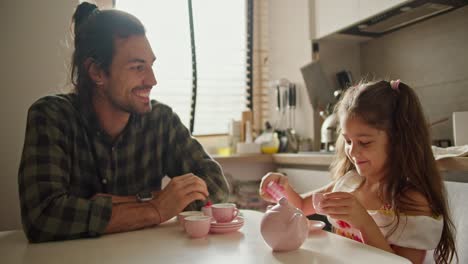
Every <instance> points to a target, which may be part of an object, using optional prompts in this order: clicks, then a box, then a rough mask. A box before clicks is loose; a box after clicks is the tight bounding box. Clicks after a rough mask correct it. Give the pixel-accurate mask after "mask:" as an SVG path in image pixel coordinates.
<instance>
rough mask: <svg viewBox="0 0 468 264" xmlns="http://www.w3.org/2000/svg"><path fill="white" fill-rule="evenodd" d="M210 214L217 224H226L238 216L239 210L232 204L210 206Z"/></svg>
mask: <svg viewBox="0 0 468 264" xmlns="http://www.w3.org/2000/svg"><path fill="white" fill-rule="evenodd" d="M211 214H212V216H213V218H214V219H215V220H216V222H218V223H228V222H231V221H232V220H234V219H235V218H236V217H237V215H239V209H237V208H236V205H235V204H232V203H219V204H213V205H212V206H211Z"/></svg>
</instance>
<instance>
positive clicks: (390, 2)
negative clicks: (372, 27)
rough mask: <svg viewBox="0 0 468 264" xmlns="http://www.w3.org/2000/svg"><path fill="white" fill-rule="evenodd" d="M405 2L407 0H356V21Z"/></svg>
mask: <svg viewBox="0 0 468 264" xmlns="http://www.w3.org/2000/svg"><path fill="white" fill-rule="evenodd" d="M405 1H407V0H358V9H359V18H358V21H360V20H363V19H366V18H369V17H371V16H373V15H376V14H378V13H380V12H383V11H385V10H387V9H389V8H391V7H394V6H396V5H399V4H401V3H403V2H405ZM356 22H357V21H356Z"/></svg>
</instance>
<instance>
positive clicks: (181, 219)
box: [177, 211, 203, 228]
mask: <svg viewBox="0 0 468 264" xmlns="http://www.w3.org/2000/svg"><path fill="white" fill-rule="evenodd" d="M200 215H203V212H201V211H184V212H180V213H179V214H178V215H177V220H178V221H179V223H180V225H181V226H182V227H184V228H185V225H184V220H185V218H187V217H188V216H200Z"/></svg>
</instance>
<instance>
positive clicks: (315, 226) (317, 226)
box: [309, 220, 325, 232]
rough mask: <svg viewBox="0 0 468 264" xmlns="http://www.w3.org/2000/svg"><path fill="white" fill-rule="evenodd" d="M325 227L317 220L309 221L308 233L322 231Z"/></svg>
mask: <svg viewBox="0 0 468 264" xmlns="http://www.w3.org/2000/svg"><path fill="white" fill-rule="evenodd" d="M324 227H325V223H324V222H322V221H319V220H309V232H313V231H318V230H322V229H323V228H324Z"/></svg>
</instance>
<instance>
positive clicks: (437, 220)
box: [328, 171, 444, 250]
mask: <svg viewBox="0 0 468 264" xmlns="http://www.w3.org/2000/svg"><path fill="white" fill-rule="evenodd" d="M363 180H364V177H362V176H361V175H359V174H358V173H357V172H356V171H350V172H348V173H346V174H345V175H344V176H343V177H341V178H340V179H338V181H337V182H336V184H335V186H334V188H333V192H338V191H339V192H353V191H354V190H356V189H357V188H358V187H359V186H360V184H361V183H362V181H363ZM367 212H368V213H369V215H371V216H372V218H373V219H374V221H375V223H376V224H377V226H379V228H380V231H382V234H383V235H384V236H385V237H386V238H387V241H388V243H389V244H390V245H397V246H400V247H407V248H414V249H421V250H431V249H434V248H436V247H437V244H438V243H439V240H440V238H441V236H442V228H443V226H444V220H443V217H442V216H439V217H437V216H435V217H430V216H412V215H405V214H403V213H400V221H399V223H398V226H397V228H396V229H395V231H394V232H393V233H391V234H390V235H388V234H389V232H390V231H391V230H392V229H393V228H394V226H395V225H396V224H397V223H396V216H395V211H394V210H393V209H392V208H390V206H389V205H384V206H383V207H382V208H381V209H379V210H368V211H367ZM328 220H329V221H330V223H331V224H332V225H333V227H334V229H335V233H337V234H339V235H342V236H345V237H348V238H351V239H354V240H356V241H359V242H362V236H361V232H360V231H359V230H357V229H355V228H353V227H352V226H350V225H349V224H348V223H346V222H345V221H341V220H334V219H331V218H330V217H328ZM394 220H395V221H394Z"/></svg>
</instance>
